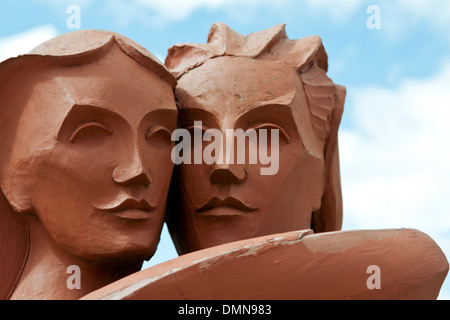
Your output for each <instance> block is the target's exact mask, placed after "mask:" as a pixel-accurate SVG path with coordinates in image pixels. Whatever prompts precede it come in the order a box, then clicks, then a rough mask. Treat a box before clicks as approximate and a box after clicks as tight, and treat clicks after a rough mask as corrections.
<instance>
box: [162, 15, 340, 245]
mask: <svg viewBox="0 0 450 320" xmlns="http://www.w3.org/2000/svg"><path fill="white" fill-rule="evenodd" d="M165 64H166V66H167V67H168V68H169V69H170V70H171V71H172V72H173V73H174V75H175V76H176V77H177V78H178V86H177V89H176V97H177V101H178V110H179V121H178V122H179V126H180V127H182V128H186V129H192V127H193V125H194V123H195V122H196V121H201V122H202V124H203V128H200V130H201V131H204V130H207V129H210V128H214V129H217V130H219V131H220V132H222V133H223V135H224V136H225V135H226V134H227V133H226V132H227V130H230V129H242V130H243V131H247V130H249V129H255V130H259V129H267V130H272V129H276V130H278V131H279V147H278V148H277V149H276V150H275V149H272V150H270V151H271V152H277V154H279V170H278V172H277V173H276V174H274V175H265V176H264V175H261V167H264V165H263V164H262V163H261V162H258V163H256V164H250V162H246V163H245V164H238V162H237V161H235V162H234V163H226V161H223V162H224V163H225V164H219V163H213V164H207V163H203V164H181V165H179V166H177V167H176V169H175V174H174V183H173V188H172V189H171V193H170V195H169V199H170V200H169V208H168V214H167V222H168V226H169V231H170V233H171V235H172V238H173V240H174V243H175V245H176V248H177V251H178V253H179V254H184V253H188V252H192V251H195V250H199V249H202V248H208V247H211V246H215V245H220V244H223V243H227V242H233V241H238V240H242V239H248V238H253V237H258V236H264V235H269V234H275V233H282V232H287V231H293V230H300V229H305V228H311V229H313V230H314V231H315V232H316V233H318V232H325V231H335V230H339V229H340V228H341V224H342V196H341V186H340V173H339V156H338V142H337V131H338V127H339V123H340V120H341V116H342V112H343V105H344V98H345V88H344V87H341V86H338V85H335V84H334V83H333V82H332V81H331V79H329V78H328V77H327V74H326V71H327V68H328V65H327V55H326V52H325V49H324V47H323V45H322V41H321V39H320V38H319V37H317V36H313V37H308V38H303V39H298V40H290V39H288V37H287V35H286V32H285V26H284V25H278V26H275V27H273V28H270V29H267V30H264V31H261V32H258V33H254V34H250V35H248V36H243V35H241V34H238V33H237V32H235V31H233V30H231V29H230V28H229V27H228V26H226V25H224V24H221V23H218V24H214V25H213V27H212V28H211V30H210V33H209V36H208V43H207V44H180V45H175V46H174V47H172V48H171V49H170V50H169V55H168V57H167V59H166V63H165ZM195 130H196V129H193V130H192V131H193V132H194V134H195ZM248 145H249V143H248V142H247V147H248ZM207 147H208V143H205V144H204V145H203V148H207ZM195 148H197V147H195ZM200 148H201V147H200ZM267 148H269V147H267ZM248 150H249V149H248ZM195 152H197V150H193V153H195ZM247 156H249V155H247Z"/></svg>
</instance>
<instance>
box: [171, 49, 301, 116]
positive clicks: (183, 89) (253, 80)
mask: <svg viewBox="0 0 450 320" xmlns="http://www.w3.org/2000/svg"><path fill="white" fill-rule="evenodd" d="M299 85H301V81H300V79H299V77H298V75H297V72H296V70H295V68H294V67H291V66H287V65H284V64H281V63H276V62H271V61H261V60H254V59H249V58H241V57H219V58H215V59H211V60H208V61H207V62H206V63H205V64H204V65H202V66H201V67H199V68H196V69H194V70H191V71H190V72H188V73H187V74H186V75H185V76H183V77H182V78H181V79H180V81H179V84H178V89H177V95H178V98H179V99H180V102H181V108H187V109H189V108H198V107H200V108H202V109H206V110H207V111H209V112H211V113H213V114H215V115H216V116H217V117H218V118H221V117H223V116H224V115H225V114H226V115H227V116H230V115H236V116H238V115H240V114H243V113H245V112H246V111H249V110H251V109H254V108H256V107H258V106H260V105H261V104H268V103H271V102H273V103H276V104H284V105H289V104H290V103H291V102H292V100H293V98H294V96H295V94H296V92H297V91H298V86H299Z"/></svg>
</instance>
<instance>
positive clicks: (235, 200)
mask: <svg viewBox="0 0 450 320" xmlns="http://www.w3.org/2000/svg"><path fill="white" fill-rule="evenodd" d="M208 42H209V44H206V45H201V44H198V45H178V46H175V47H173V48H172V49H171V50H170V52H169V57H168V59H167V61H166V64H167V66H168V67H169V68H171V70H172V71H173V74H174V75H175V76H176V77H177V78H178V79H179V80H180V81H179V83H178V87H177V91H176V96H177V101H178V106H177V107H178V108H177V107H176V106H175V99H174V96H173V88H174V87H175V85H176V83H177V81H176V79H175V77H173V76H172V75H171V74H170V73H169V72H168V70H167V69H166V68H165V67H164V66H162V65H161V64H159V63H158V62H157V61H156V59H155V58H153V57H152V55H151V54H150V53H148V52H147V51H146V50H145V49H143V48H142V47H140V46H139V45H137V44H135V43H133V42H131V41H130V40H128V39H126V38H124V37H122V36H120V35H117V34H113V33H109V32H101V31H80V32H76V33H71V34H67V35H64V36H61V37H58V38H56V39H54V40H52V41H50V42H48V43H46V44H44V45H43V46H40V47H38V48H37V49H36V50H34V51H33V52H32V53H31V54H30V55H25V56H23V57H18V58H16V59H11V60H8V61H6V62H4V63H2V64H0V83H1V84H2V86H1V88H0V97H1V98H2V105H1V108H2V109H1V111H2V113H1V117H0V120H1V124H2V126H1V130H0V135H1V136H0V138H1V139H0V141H1V143H2V145H1V146H2V148H3V150H5V152H3V153H1V156H0V168H1V171H0V172H1V175H0V182H1V190H2V193H1V194H0V200H1V203H0V209H1V210H0V228H1V230H0V237H1V238H0V240H1V242H0V243H1V244H2V245H1V247H0V261H2V263H1V264H0V268H1V270H0V284H1V286H0V290H2V291H0V298H12V299H30V298H33V299H34V298H41V299H61V298H65V299H78V298H81V299H85V300H89V299H121V300H125V299H244V300H247V299H266V300H272V299H435V298H436V297H437V295H438V293H439V290H440V286H441V285H442V282H443V281H444V279H445V277H446V275H447V272H448V262H447V259H446V257H445V255H444V254H443V253H442V250H441V249H440V248H439V246H437V244H436V243H435V242H434V241H433V240H432V239H431V238H430V237H428V236H427V235H425V234H424V233H422V232H420V231H417V230H410V229H400V230H374V231H364V230H362V231H361V230H359V231H358V230H357V231H346V232H340V231H338V230H340V228H341V223H342V199H341V190H340V177H339V157H338V146H337V145H338V143H337V131H338V127H339V122H340V118H341V115H342V111H343V104H344V96H345V89H344V88H343V87H341V86H336V85H334V84H333V82H332V81H331V80H330V79H329V78H328V77H327V76H326V70H327V57H326V53H325V50H324V48H323V46H322V44H321V41H320V38H318V37H309V38H305V39H300V40H289V39H287V36H286V33H285V31H284V26H283V25H281V26H276V27H274V28H270V29H268V30H265V31H263V32H259V33H256V34H251V35H249V36H247V37H243V36H241V35H239V34H237V33H235V32H234V31H232V30H231V29H229V28H228V27H227V26H226V25H223V24H215V25H214V26H213V28H212V30H211V32H210V35H209V40H208ZM129 58H131V59H129ZM19 80H20V82H19ZM131 84H132V85H131ZM10 92H14V93H17V92H20V94H14V95H8V93H10ZM43 102H45V103H43ZM130 105H132V107H129V106H130ZM218 106H219V107H218ZM177 109H178V113H177ZM50 115H52V117H50ZM177 116H178V127H179V129H181V130H182V129H183V128H185V129H189V130H191V131H192V133H193V134H194V136H198V135H199V134H202V132H203V131H204V132H205V133H206V132H209V129H211V128H215V129H216V132H218V133H219V134H218V135H217V136H216V135H214V134H212V136H213V137H210V138H217V137H218V136H221V135H222V132H224V135H225V136H227V134H228V132H227V129H230V128H232V129H249V130H250V129H258V130H260V131H258V132H259V134H261V136H260V137H258V140H259V141H262V140H264V139H262V140H261V137H262V136H263V132H266V131H264V128H268V129H270V132H271V134H272V135H273V134H275V136H276V137H277V138H280V140H279V141H278V142H279V144H275V145H273V144H271V145H270V146H269V145H268V144H266V146H265V148H266V150H265V151H267V152H266V156H267V155H268V154H269V153H270V155H271V156H272V155H273V154H274V153H279V155H280V157H279V158H278V159H279V161H280V163H277V164H276V165H275V168H277V169H279V170H278V172H277V173H275V174H272V175H267V176H262V175H261V172H263V170H261V169H262V168H263V167H264V166H265V165H267V163H266V162H264V161H262V160H261V159H259V161H260V162H257V163H256V164H250V165H248V166H247V165H245V164H240V163H239V162H238V163H237V164H235V163H230V162H228V161H224V162H220V161H217V162H216V163H204V164H186V165H181V166H180V167H179V168H178V170H179V171H177V172H176V174H175V175H174V177H173V184H172V191H171V195H170V198H169V200H170V201H169V203H168V204H169V205H170V206H169V207H168V209H169V210H168V212H167V215H166V216H167V221H168V224H169V228H170V231H171V234H172V237H173V239H174V242H175V244H176V247H177V250H178V252H179V253H180V254H181V255H182V256H181V257H178V258H176V259H173V260H171V261H168V262H165V263H162V264H160V265H157V266H155V267H152V268H149V269H146V270H143V271H138V270H139V268H140V266H141V264H142V261H143V260H144V259H148V258H150V257H151V256H152V255H153V253H154V251H155V249H156V245H157V243H158V240H159V235H160V232H161V228H162V223H163V218H164V209H165V203H166V196H167V193H168V192H169V182H170V178H171V173H172V169H173V163H172V161H173V154H174V150H176V148H175V146H174V143H173V141H172V140H173V138H174V134H173V132H177V130H175V128H176V122H177ZM200 121H201V124H202V127H201V126H199V124H198V123H196V122H200ZM199 129H200V130H199ZM218 129H220V130H218ZM266 130H267V129H266ZM242 131H243V130H242ZM247 132H250V131H247ZM272 137H273V136H272ZM244 138H248V137H245V135H244ZM266 138H267V137H266ZM203 139H205V138H203ZM208 139H209V138H206V139H205V140H206V142H208ZM270 140H271V141H273V140H272V139H270ZM267 141H268V140H267V139H266V140H265V142H267ZM209 142H211V143H210V144H208V143H207V144H206V145H205V146H204V145H203V142H202V143H201V144H198V145H197V146H194V150H193V151H194V152H193V156H194V158H195V157H196V156H197V155H198V154H200V155H203V154H204V153H202V151H204V150H197V149H205V150H208V149H209V147H210V146H211V145H212V144H215V141H209ZM244 142H245V140H244ZM253 142H254V141H253V140H252V139H251V137H249V139H248V141H247V146H248V145H249V144H251V143H253ZM222 144H223V141H222V142H221V143H220V144H219V145H220V146H222ZM242 145H243V146H245V143H244V144H242ZM242 145H241V146H242ZM258 146H259V147H263V148H264V143H262V144H261V143H260V144H259V145H258ZM249 147H251V146H249ZM214 150H215V149H214ZM247 150H252V149H251V148H248V149H247ZM199 151H200V152H199ZM216 153H218V154H219V155H218V156H217V155H216ZM225 154H226V160H229V158H228V156H229V155H228V154H227V153H225ZM236 154H237V153H236V152H235V153H231V155H232V156H236ZM221 156H222V154H221V152H220V150H219V151H217V150H215V151H214V156H213V158H215V159H216V160H220V158H221ZM183 157H184V155H183ZM246 157H248V158H250V157H251V155H250V154H246ZM171 158H172V159H171ZM188 188H192V189H188ZM330 231H335V232H330ZM238 240H239V241H238ZM70 265H75V266H79V267H81V270H82V272H83V278H84V281H83V287H82V290H81V291H76V292H74V291H70V290H67V288H65V280H66V279H67V273H66V268H67V267H68V266H70ZM372 267H375V268H378V269H380V270H382V272H383V273H382V279H383V282H382V286H379V284H380V283H378V284H377V285H376V286H371V285H370V283H369V280H370V277H369V279H368V274H367V272H368V271H369V270H372ZM269 309H270V308H269ZM186 310H187V308H186ZM180 312H181V311H180ZM183 312H184V311H183ZM210 312H211V311H210Z"/></svg>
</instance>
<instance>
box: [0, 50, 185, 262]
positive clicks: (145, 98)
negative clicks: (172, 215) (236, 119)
mask: <svg viewBox="0 0 450 320" xmlns="http://www.w3.org/2000/svg"><path fill="white" fill-rule="evenodd" d="M35 77H36V75H35V76H34V77H30V79H28V80H25V81H33V85H34V89H33V93H32V95H31V98H30V99H29V101H28V104H27V106H26V107H25V109H24V113H23V115H22V118H21V121H20V123H19V126H18V128H17V132H16V140H15V144H14V147H13V150H12V155H11V159H10V163H9V164H10V165H9V174H8V175H7V177H6V182H5V184H4V189H5V194H6V196H7V198H8V200H9V202H10V203H11V204H12V205H13V207H16V208H17V209H18V211H25V212H27V213H32V214H36V215H37V216H38V218H39V219H40V221H41V222H42V224H43V225H44V227H45V228H46V229H47V231H48V232H49V234H50V235H51V236H52V238H53V239H54V240H55V242H56V243H57V244H59V245H60V246H61V247H63V248H64V249H66V250H67V251H68V252H70V253H72V254H75V255H77V256H80V257H83V258H86V259H93V260H99V259H117V258H120V259H122V258H137V259H142V260H143V259H147V258H149V257H151V256H152V255H153V254H154V252H155V250H156V246H157V244H158V242H159V237H160V232H161V229H162V225H163V220H164V212H165V205H166V195H167V192H168V188H169V183H170V177H171V174H172V169H173V163H172V161H171V158H170V152H171V149H172V147H173V144H172V142H171V137H170V134H171V132H172V131H173V130H174V129H175V128H176V118H177V111H176V106H175V101H174V97H173V91H172V87H171V86H170V85H169V84H168V83H166V82H164V81H163V80H161V79H160V78H159V77H157V76H156V75H154V74H153V73H152V72H151V71H149V70H148V69H145V68H144V67H142V66H140V65H138V64H137V63H136V62H134V61H133V60H132V59H130V58H129V57H128V56H126V55H125V54H123V53H121V51H120V50H118V49H117V50H113V51H112V52H111V53H110V54H108V55H107V56H106V57H104V58H103V59H101V60H100V61H98V62H95V63H91V64H87V65H82V66H76V67H71V68H57V69H53V70H49V71H48V72H45V74H44V75H42V76H41V79H39V80H36V79H35Z"/></svg>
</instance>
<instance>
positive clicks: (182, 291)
mask: <svg viewBox="0 0 450 320" xmlns="http://www.w3.org/2000/svg"><path fill="white" fill-rule="evenodd" d="M372 265H374V266H377V267H379V276H380V277H379V280H380V283H379V289H376V288H375V289H372V290H371V289H369V287H368V285H367V283H368V282H369V283H372V280H371V279H369V278H370V277H371V276H372V272H371V271H370V269H369V267H370V266H372ZM368 270H369V271H370V272H368ZM447 272H448V262H447V259H446V258H445V255H444V254H443V253H442V251H441V249H440V248H439V247H438V246H437V245H436V243H435V242H434V241H433V240H432V239H431V238H430V237H428V236H427V235H425V234H424V233H422V232H420V231H417V230H409V229H399V230H377V231H348V232H336V233H322V234H311V232H308V231H307V230H304V231H296V232H289V233H285V234H278V235H271V236H265V237H261V238H257V239H251V240H243V241H239V242H235V243H230V244H225V245H221V246H218V247H213V248H209V249H204V250H200V251H197V252H194V253H190V254H186V255H184V256H182V257H179V258H177V259H174V260H171V261H168V262H165V263H163V264H161V265H158V266H155V267H153V268H150V269H147V270H144V271H141V272H139V273H136V274H133V275H131V276H129V277H126V278H124V279H122V280H119V281H117V282H116V283H113V284H111V285H108V286H106V287H104V288H102V289H100V290H98V291H95V292H93V293H91V294H89V295H87V296H85V297H83V298H82V299H86V300H96V299H105V300H130V299H131V300H140V299H155V300H159V299H161V300H163V299H177V300H204V299H216V300H223V299H224V300H254V299H256V300H259V299H262V300H281V299H282V300H290V299H294V300H297V299H302V300H315V299H333V300H334V299H414V300H415V299H436V298H437V296H438V294H439V290H440V288H441V285H442V282H443V281H444V279H445V276H446V274H447Z"/></svg>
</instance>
